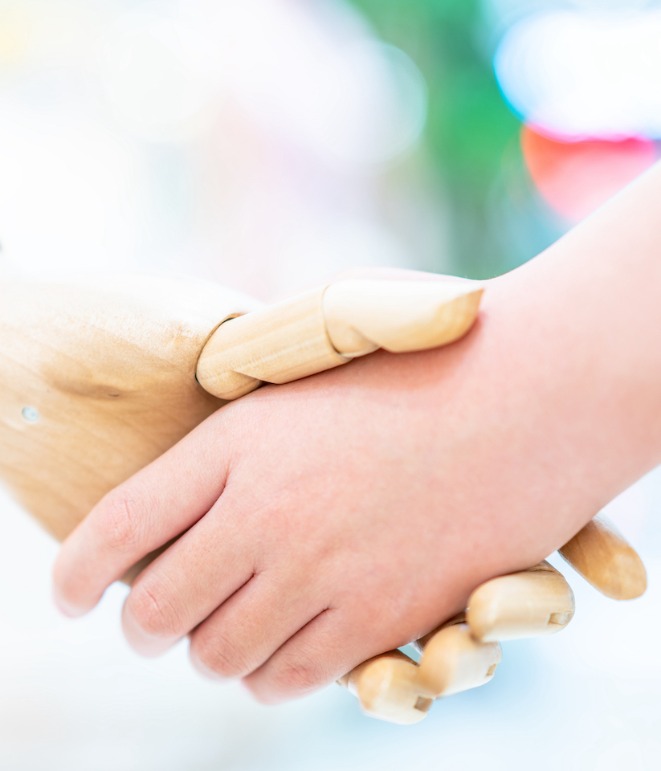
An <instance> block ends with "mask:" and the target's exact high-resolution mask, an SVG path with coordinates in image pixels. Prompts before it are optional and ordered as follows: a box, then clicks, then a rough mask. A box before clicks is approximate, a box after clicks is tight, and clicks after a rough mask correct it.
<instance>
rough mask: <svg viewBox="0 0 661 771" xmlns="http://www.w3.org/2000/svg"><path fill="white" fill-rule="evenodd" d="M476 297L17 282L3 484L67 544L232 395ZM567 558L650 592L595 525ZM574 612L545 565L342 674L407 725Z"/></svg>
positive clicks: (604, 579) (428, 285) (409, 343)
mask: <svg viewBox="0 0 661 771" xmlns="http://www.w3.org/2000/svg"><path fill="white" fill-rule="evenodd" d="M482 292H483V289H482V287H481V286H480V285H478V284H475V283H472V282H464V281H435V280H414V279H412V280H396V279H380V278H374V279H370V278H366V279H347V280H342V281H338V282H336V283H334V284H331V285H329V286H327V287H325V288H323V289H321V290H318V291H313V292H310V293H308V294H306V295H304V296H302V297H299V298H295V299H293V300H290V301H286V302H283V303H280V304H278V305H273V306H270V307H264V308H258V309H257V310H250V311H248V312H247V313H246V312H244V311H245V310H246V305H249V304H250V303H245V301H244V300H239V299H238V298H236V297H234V296H228V294H227V293H226V292H224V291H222V290H219V289H217V288H214V287H209V286H207V285H197V284H191V285H190V286H186V285H182V284H181V283H179V282H177V283H176V284H174V283H173V284H170V283H169V282H167V281H163V280H155V281H153V282H149V281H147V280H145V279H135V280H134V279H130V280H128V279H127V280H125V281H122V282H120V283H117V284H116V285H113V284H112V282H104V284H103V285H93V284H88V285H77V286H76V285H72V284H69V285H57V284H50V285H45V284H44V285H38V284H33V283H31V282H24V281H16V282H12V283H11V284H10V283H9V282H7V283H6V285H5V287H4V289H2V293H3V295H4V297H3V302H2V305H1V306H0V307H2V317H1V318H0V334H1V335H2V340H3V351H2V353H0V380H1V381H2V384H3V393H4V394H5V397H4V404H2V405H0V410H1V415H0V417H1V418H2V420H0V441H1V442H2V445H3V447H5V448H7V451H6V453H5V456H6V457H5V458H3V460H2V461H0V477H2V478H3V479H4V481H5V482H6V484H7V485H8V486H9V488H10V490H11V491H12V492H13V494H14V495H15V497H16V498H17V499H18V500H19V501H20V502H21V503H22V504H23V505H24V507H25V508H26V509H27V510H28V511H29V512H31V513H32V514H33V515H34V516H36V517H37V518H38V519H39V520H40V521H41V522H42V523H43V524H44V525H45V526H46V527H47V528H48V529H49V530H50V531H51V532H52V533H53V534H54V535H55V536H56V537H58V538H60V539H63V538H64V537H66V536H67V535H68V534H69V533H70V532H71V531H72V530H73V529H74V527H75V526H76V525H77V524H78V522H80V521H81V520H82V519H83V518H84V517H85V516H86V514H87V513H88V512H89V511H90V510H91V509H92V507H93V506H94V505H95V504H96V503H97V502H98V501H99V500H100V499H101V498H103V496H104V495H106V494H107V493H108V492H109V491H111V490H112V489H113V488H114V487H116V486H117V485H119V484H121V483H122V482H124V481H125V480H126V479H127V478H129V477H130V476H131V475H132V474H134V473H136V472H137V471H138V470H139V469H141V468H142V467H144V466H146V465H147V464H149V463H150V462H152V461H153V460H155V459H156V458H157V457H159V455H161V454H162V453H163V452H165V451H167V450H168V449H169V447H171V446H172V445H174V444H175V443H176V442H177V441H178V440H179V439H181V438H182V437H183V436H184V435H185V434H187V433H188V432H189V431H191V430H192V429H193V428H194V427H195V426H196V425H197V424H199V423H200V422H201V421H202V420H204V419H205V418H206V417H207V416H209V415H210V414H211V413H212V412H214V411H215V410H216V409H218V408H219V407H221V406H222V405H223V404H224V403H225V402H227V401H230V400H234V399H237V398H239V397H241V396H244V395H246V394H248V393H249V392H251V391H253V390H255V389H256V388H258V387H259V386H260V385H262V384H264V383H287V382H291V381H293V380H297V379H300V378H303V377H307V376H310V375H314V374H316V373H319V372H322V371H324V370H327V369H331V368H333V367H337V366H340V365H343V364H346V363H348V362H350V361H351V360H352V359H354V358H358V357H362V356H365V355H368V354H370V353H372V352H374V351H377V350H379V349H382V350H385V351H388V352H390V353H406V352H414V351H422V350H428V349H431V348H436V347H439V346H443V345H447V344H450V343H453V342H454V341H456V340H458V339H460V338H461V337H463V336H464V335H466V334H467V333H469V331H470V329H471V327H472V326H473V324H474V322H475V320H476V318H477V316H478V310H479V304H480V299H481V296H482ZM560 552H561V554H562V555H563V556H564V557H565V559H567V561H569V562H570V563H571V564H572V565H573V566H574V567H575V568H576V569H577V570H578V572H579V573H581V574H582V575H583V576H584V577H585V578H586V579H587V580H588V581H589V582H590V583H592V584H593V585H594V586H595V587H596V588H597V589H599V590H600V591H602V592H604V593H605V594H606V595H608V596H611V597H613V598H615V599H629V598H633V597H637V596H639V595H640V594H642V592H643V591H644V590H645V583H646V578H645V570H644V567H643V565H642V563H641V561H640V559H639V557H638V555H637V554H636V553H635V551H634V550H633V549H632V548H631V547H630V546H629V545H628V544H627V543H626V542H625V541H624V540H623V539H622V538H621V537H620V536H619V535H618V534H617V533H616V532H615V531H614V530H613V529H612V528H610V527H608V526H606V525H605V524H604V523H603V522H600V521H599V520H598V519H595V520H593V521H592V522H590V523H589V524H588V525H586V526H585V527H584V528H583V529H582V530H581V531H580V532H578V533H577V534H576V535H575V536H574V537H573V538H572V539H571V540H570V541H569V542H568V543H567V544H566V545H565V546H564V547H563V548H562V549H561V550H560ZM153 556H155V555H152V557H150V559H152V558H153ZM146 564H147V562H146V561H143V562H141V563H140V564H139V565H137V566H136V567H135V568H134V569H133V570H132V571H131V573H130V574H127V576H125V578H126V579H127V580H129V581H130V580H131V579H132V578H133V577H135V576H136V575H137V574H139V573H140V571H141V570H142V569H143V568H144V567H145V566H146ZM573 614H574V599H573V594H572V591H571V589H570V587H569V585H568V584H567V582H566V581H565V579H564V578H563V577H562V575H561V574H560V573H559V572H558V571H556V570H555V569H554V568H553V567H551V566H550V565H549V564H548V563H546V562H542V563H540V564H538V565H536V566H534V567H531V568H530V569H529V570H525V571H521V572H517V573H513V574H511V575H505V576H500V577H497V578H493V579H491V580H489V581H487V582H486V583H483V584H482V585H480V586H478V587H477V588H476V589H475V590H474V591H473V593H472V594H471V596H470V599H469V602H468V607H467V609H466V611H465V613H463V614H461V615H460V616H457V617H455V618H453V619H451V620H449V621H448V620H445V619H443V618H439V619H438V621H439V623H440V622H442V625H441V626H440V627H439V628H438V629H437V630H436V631H434V632H431V633H430V634H428V635H426V636H425V637H423V638H422V639H420V640H418V641H417V643H416V645H417V646H418V649H419V651H420V654H421V659H420V662H419V663H416V662H414V661H413V660H412V659H411V658H409V657H408V656H406V655H405V654H404V653H402V652H400V651H398V650H395V651H390V652H386V653H383V654H382V655H379V656H377V657H375V658H372V659H370V660H369V661H366V662H365V663H363V664H361V665H360V666H358V667H356V668H354V669H353V670H352V671H351V672H350V673H348V674H347V675H345V676H344V677H343V678H342V679H341V680H340V682H341V683H342V684H343V685H345V686H347V687H348V688H349V689H350V690H352V691H353V692H355V693H356V695H357V696H358V698H359V700H360V703H361V705H362V707H363V709H364V710H365V711H366V712H367V713H369V714H371V715H373V716H374V717H377V718H382V719H385V720H390V721H393V722H398V723H413V722H416V721H418V720H420V719H422V718H423V717H424V716H425V714H426V713H427V712H428V710H429V708H430V706H431V704H432V702H433V700H434V699H436V698H439V697H443V696H447V695H450V694H452V693H456V692H459V691H463V690H466V689H468V688H473V687H476V686H479V685H482V684H484V683H486V682H488V681H489V680H490V679H491V678H492V677H493V675H494V672H495V669H496V667H497V665H498V663H499V662H500V660H501V655H502V653H501V648H500V644H499V642H500V641H502V640H508V639H514V638H520V637H531V636H536V635H541V634H547V633H551V632H555V631H558V630H560V629H563V628H564V627H565V626H566V625H567V624H568V623H569V621H570V620H571V618H572V617H573Z"/></svg>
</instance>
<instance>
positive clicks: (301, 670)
mask: <svg viewBox="0 0 661 771" xmlns="http://www.w3.org/2000/svg"><path fill="white" fill-rule="evenodd" d="M270 680H271V684H272V686H273V687H274V689H275V690H276V691H277V692H279V693H296V692H301V693H304V692H306V691H310V690H313V689H314V688H318V687H319V686H320V685H322V684H323V683H324V682H325V677H324V670H323V667H322V666H321V664H320V663H319V662H318V661H316V660H314V659H310V658H304V657H299V658H296V659H286V660H284V661H281V662H279V663H278V664H276V665H275V667H274V669H273V672H272V673H271V678H270Z"/></svg>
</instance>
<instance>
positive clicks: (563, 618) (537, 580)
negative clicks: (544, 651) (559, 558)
mask: <svg viewBox="0 0 661 771" xmlns="http://www.w3.org/2000/svg"><path fill="white" fill-rule="evenodd" d="M573 616H574V594H573V592H572V590H571V587H570V586H569V584H568V583H567V581H566V580H565V578H564V577H563V576H562V575H561V574H560V573H559V572H558V571H557V570H556V569H555V568H554V567H552V566H551V565H549V563H548V562H541V563H540V564H539V565H536V566H535V567H534V568H531V569H530V570H524V571H521V572H519V573H512V574H511V575H507V576H500V577H499V578H493V579H491V581H486V582H485V583H484V584H482V585H481V586H479V587H478V588H477V589H476V590H475V591H474V592H473V593H472V594H471V596H470V597H469V599H468V607H467V609H466V621H467V622H468V625H469V626H470V628H471V631H472V633H473V635H474V637H475V638H476V639H477V640H481V641H483V642H491V641H496V640H515V639H518V638H520V637H536V636H538V635H543V634H552V633H554V632H559V631H560V630H561V629H563V628H564V627H565V626H567V624H568V623H569V622H570V621H571V619H572V618H573Z"/></svg>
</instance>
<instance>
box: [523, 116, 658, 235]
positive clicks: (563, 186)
mask: <svg viewBox="0 0 661 771" xmlns="http://www.w3.org/2000/svg"><path fill="white" fill-rule="evenodd" d="M521 148H522V151H523V158H524V160H525V162H526V167H527V168H528V171H529V173H530V176H531V178H532V180H533V181H534V183H535V185H536V186H537V189H538V190H539V192H540V194H541V195H542V197H543V198H544V199H545V200H546V202H547V203H548V204H549V205H550V206H551V207H552V208H553V209H554V210H555V211H556V212H558V213H559V214H561V215H562V216H563V217H565V218H566V219H567V220H568V221H570V222H578V221H579V220H580V219H583V217H586V216H587V215H588V214H590V213H591V212H593V211H594V210H595V209H596V208H597V207H598V206H600V205H601V204H603V203H605V202H606V201H607V200H608V199H609V198H611V197H612V196H613V195H614V194H615V193H617V192H618V191H619V190H621V189H622V188H623V187H624V186H625V185H627V184H629V182H632V181H633V180H634V179H635V178H636V177H637V176H638V175H639V174H642V172H644V171H645V170H646V169H647V168H648V167H649V166H651V165H652V164H653V163H654V162H655V161H656V159H657V157H658V155H657V150H656V147H655V145H654V142H652V141H651V140H649V139H642V138H627V139H619V140H617V139H602V140H600V139H592V140H585V141H574V142H571V141H567V140H566V139H564V140H563V139H556V138H553V137H550V136H548V135H545V134H544V133H542V132H540V131H539V130H535V129H534V128H533V127H531V126H524V127H523V129H522V131H521Z"/></svg>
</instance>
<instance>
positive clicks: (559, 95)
mask: <svg viewBox="0 0 661 771" xmlns="http://www.w3.org/2000/svg"><path fill="white" fill-rule="evenodd" d="M659 40H661V10H658V9H650V10H647V11H640V12H638V13H633V12H631V11H624V12H623V11H611V12H608V13H604V12H601V13H599V12H596V11H594V10H592V11H590V10H587V11H586V10H582V11H579V10H575V11H555V12H546V13H541V14H533V15H530V16H526V17H524V18H522V19H521V20H519V21H518V22H517V23H516V24H515V25H514V26H513V27H512V28H511V29H509V30H508V31H507V32H506V33H505V35H504V36H503V38H502V41H501V43H500V45H499V48H498V51H497V53H496V57H495V63H494V65H495V70H496V75H497V78H498V82H499V84H500V87H501V88H502V90H503V93H504V95H505V97H506V98H507V100H508V101H509V102H510V104H511V105H512V107H513V108H514V109H515V110H516V111H517V112H518V113H519V114H520V115H521V116H522V118H523V119H524V120H525V121H527V122H530V123H532V124H533V125H536V126H541V127H543V128H544V129H546V130H547V131H551V132H553V133H555V134H560V135H569V136H573V137H584V136H587V137H594V136H655V137H661V89H659V87H658V73H659V72H660V71H661V45H659Z"/></svg>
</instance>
